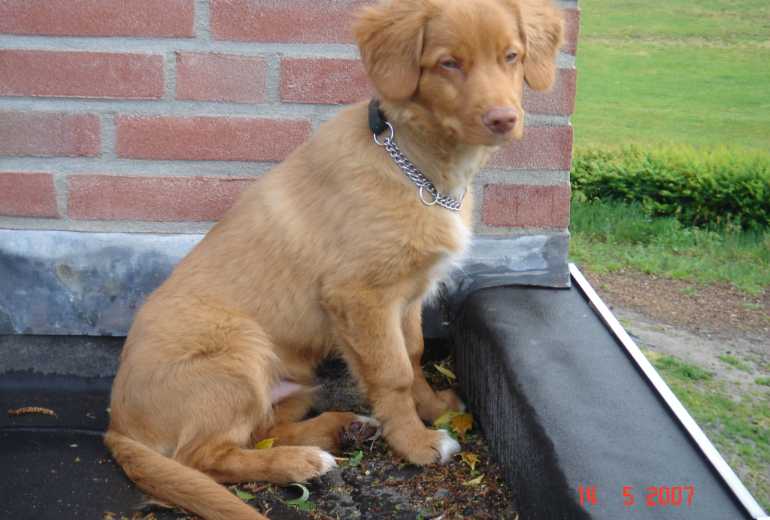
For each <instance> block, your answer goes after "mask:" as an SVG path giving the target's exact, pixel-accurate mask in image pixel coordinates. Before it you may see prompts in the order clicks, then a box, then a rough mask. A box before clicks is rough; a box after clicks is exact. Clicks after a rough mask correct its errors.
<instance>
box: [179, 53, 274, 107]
mask: <svg viewBox="0 0 770 520" xmlns="http://www.w3.org/2000/svg"><path fill="white" fill-rule="evenodd" d="M265 70H266V68H265V60H264V59H262V58H261V57H259V56H234V55H229V54H204V53H187V52H179V53H177V55H176V97H177V99H192V100H195V101H232V102H236V103H261V102H262V101H264V100H265Z"/></svg>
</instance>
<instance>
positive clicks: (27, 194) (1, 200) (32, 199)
mask: <svg viewBox="0 0 770 520" xmlns="http://www.w3.org/2000/svg"><path fill="white" fill-rule="evenodd" d="M0 215H5V216H11V217H58V216H59V210H58V209H57V208H56V189H55V188H54V185H53V177H52V176H51V175H50V174H48V173H4V172H0Z"/></svg>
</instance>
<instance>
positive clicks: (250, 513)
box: [104, 430, 269, 520]
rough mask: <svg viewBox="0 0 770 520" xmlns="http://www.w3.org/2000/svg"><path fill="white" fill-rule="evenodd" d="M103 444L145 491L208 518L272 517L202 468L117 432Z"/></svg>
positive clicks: (248, 519)
mask: <svg viewBox="0 0 770 520" xmlns="http://www.w3.org/2000/svg"><path fill="white" fill-rule="evenodd" d="M104 443H105V444H106V445H107V447H108V448H109V449H110V451H111V452H112V455H113V456H114V457H115V460H117V461H118V463H119V464H120V465H121V467H122V468H123V471H125V472H126V475H128V477H129V478H130V479H131V480H133V481H134V482H135V483H136V485H137V486H138V487H139V488H140V489H141V490H142V491H144V492H145V493H148V494H150V495H152V496H153V497H155V498H157V499H159V500H162V501H163V502H168V503H171V504H173V505H175V506H179V507H182V508H184V509H186V510H188V511H191V512H193V513H195V514H197V515H200V516H202V517H203V518H205V519H206V520H269V519H268V518H267V517H266V516H263V515H261V514H259V513H258V512H257V511H255V510H254V509H253V508H251V507H249V506H248V505H246V504H244V503H243V502H242V501H241V500H240V499H239V498H237V497H236V496H234V495H233V494H231V493H230V492H229V491H228V490H227V489H226V488H225V487H224V486H222V485H220V484H218V483H217V482H215V481H214V480H213V479H212V478H210V477H208V476H207V475H205V474H204V473H201V472H200V471H198V470H196V469H193V468H190V467H188V466H185V465H183V464H180V463H179V462H177V461H175V460H174V459H170V458H168V457H164V456H163V455H161V454H160V453H158V452H156V451H153V450H151V449H150V448H148V447H147V446H145V445H143V444H141V443H140V442H137V441H135V440H133V439H129V438H128V437H126V436H125V435H122V434H120V433H117V432H115V431H112V430H110V431H108V432H107V434H106V435H105V437H104Z"/></svg>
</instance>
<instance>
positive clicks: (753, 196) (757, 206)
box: [572, 147, 770, 230]
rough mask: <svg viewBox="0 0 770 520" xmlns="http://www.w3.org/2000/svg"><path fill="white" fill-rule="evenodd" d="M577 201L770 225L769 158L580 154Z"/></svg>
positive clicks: (632, 151)
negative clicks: (617, 203)
mask: <svg viewBox="0 0 770 520" xmlns="http://www.w3.org/2000/svg"><path fill="white" fill-rule="evenodd" d="M572 189H573V197H574V198H575V200H577V201H580V202H583V201H594V200H614V201H621V202H636V203H639V204H641V206H642V207H643V208H644V210H645V211H646V212H647V213H649V214H650V215H653V216H661V215H666V216H674V217H676V218H677V219H678V220H679V221H680V222H682V223H683V224H685V225H694V226H703V227H723V226H731V227H732V226H735V227H741V228H744V229H756V230H761V229H766V228H767V227H768V226H770V154H767V153H766V152H760V151H757V152H754V151H737V150H730V149H726V148H720V149H713V150H700V149H696V148H691V147H668V148H656V149H642V148H636V147H627V148H621V149H614V150H610V149H605V150H602V149H587V150H578V151H577V152H576V154H575V158H574V160H573V163H572Z"/></svg>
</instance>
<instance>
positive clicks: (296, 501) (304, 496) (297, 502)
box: [285, 482, 310, 506]
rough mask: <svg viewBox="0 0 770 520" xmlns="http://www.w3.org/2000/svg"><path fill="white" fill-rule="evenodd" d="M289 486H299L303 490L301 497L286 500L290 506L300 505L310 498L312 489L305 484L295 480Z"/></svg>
mask: <svg viewBox="0 0 770 520" xmlns="http://www.w3.org/2000/svg"><path fill="white" fill-rule="evenodd" d="M289 487H298V488H299V489H300V490H301V491H302V495H301V496H300V497H299V498H294V499H292V500H286V502H285V503H286V505H288V506H298V505H300V504H304V503H305V502H307V500H308V498H310V490H309V489H308V488H306V487H305V486H303V485H302V484H300V483H298V482H294V483H293V484H289Z"/></svg>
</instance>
